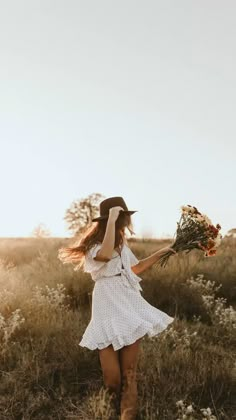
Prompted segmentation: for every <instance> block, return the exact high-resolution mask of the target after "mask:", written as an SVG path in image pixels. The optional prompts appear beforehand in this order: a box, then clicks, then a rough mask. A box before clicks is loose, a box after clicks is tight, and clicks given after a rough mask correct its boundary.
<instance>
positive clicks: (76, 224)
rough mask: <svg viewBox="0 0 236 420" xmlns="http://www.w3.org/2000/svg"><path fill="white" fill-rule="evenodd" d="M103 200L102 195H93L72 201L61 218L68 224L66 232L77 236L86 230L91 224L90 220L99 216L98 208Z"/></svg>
mask: <svg viewBox="0 0 236 420" xmlns="http://www.w3.org/2000/svg"><path fill="white" fill-rule="evenodd" d="M104 199H105V197H104V196H103V195H102V194H99V193H93V194H90V195H89V196H88V197H85V198H81V199H79V200H75V201H73V202H72V204H71V206H70V208H69V209H67V210H66V214H65V216H64V218H63V219H64V220H65V221H66V222H67V223H68V230H71V231H72V232H73V234H74V235H78V234H80V233H82V232H83V231H84V230H85V229H87V227H88V226H89V225H91V224H92V219H93V218H94V217H97V216H99V212H98V207H99V204H100V202H101V201H102V200H104Z"/></svg>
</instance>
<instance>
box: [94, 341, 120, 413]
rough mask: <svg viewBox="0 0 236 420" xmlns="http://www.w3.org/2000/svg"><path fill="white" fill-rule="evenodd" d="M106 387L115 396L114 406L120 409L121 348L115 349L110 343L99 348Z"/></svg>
mask: <svg viewBox="0 0 236 420" xmlns="http://www.w3.org/2000/svg"><path fill="white" fill-rule="evenodd" d="M98 352H99V359H100V363H101V368H102V373H103V381H104V385H105V387H106V388H107V389H108V391H109V392H110V394H111V395H112V396H113V402H114V406H115V408H116V409H117V411H119V404H120V392H121V371H120V362H119V350H117V351H115V350H114V349H113V346H112V345H111V344H110V345H109V346H108V347H106V348H105V349H101V350H98Z"/></svg>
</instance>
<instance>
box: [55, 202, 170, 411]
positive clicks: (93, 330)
mask: <svg viewBox="0 0 236 420" xmlns="http://www.w3.org/2000/svg"><path fill="white" fill-rule="evenodd" d="M135 212H136V210H128V208H127V205H126V203H125V201H124V199H123V198H122V197H110V198H107V199H106V200H103V201H102V202H101V203H100V216H99V217H96V218H94V219H93V220H92V221H93V222H97V223H96V225H95V226H92V228H89V229H88V231H86V232H85V233H84V234H83V237H82V239H81V241H80V243H79V245H78V246H75V247H72V248H62V249H60V250H59V258H60V259H61V260H62V261H63V262H64V263H67V262H72V263H75V262H78V261H79V260H80V259H82V257H84V258H83V260H82V262H81V263H80V264H79V265H77V267H76V269H78V268H81V267H82V265H83V270H84V271H85V272H89V273H90V274H91V276H92V279H93V280H94V281H95V285H94V289H93V293H92V315H91V319H90V322H89V324H88V326H87V328H86V330H85V332H84V334H83V337H82V340H81V341H80V343H79V345H80V346H82V347H87V348H88V349H90V350H95V349H98V352H99V360H100V363H101V368H102V372H103V380H104V385H105V387H107V389H108V390H109V391H110V392H111V394H112V396H113V397H114V403H115V405H116V407H117V408H118V407H119V406H120V413H121V418H122V419H135V418H136V417H135V416H136V413H137V382H136V370H137V363H138V353H139V345H140V342H141V339H142V337H144V336H145V334H148V336H149V337H152V336H154V335H157V334H159V333H160V332H161V331H163V330H164V329H165V328H166V327H167V326H168V325H169V324H170V323H171V322H173V320H174V318H172V317H170V316H169V315H167V314H166V313H164V312H162V311H160V310H159V309H157V308H155V307H154V306H152V305H150V304H149V303H148V302H147V301H146V300H145V299H144V298H143V297H142V295H141V291H142V288H141V286H140V284H139V283H140V281H141V280H142V279H141V278H140V277H139V276H138V274H140V273H142V272H143V271H144V270H146V269H148V268H149V267H151V266H152V265H153V264H154V263H156V262H157V261H158V259H159V257H160V256H161V255H162V254H163V253H165V252H166V251H169V250H171V251H173V253H175V251H174V250H173V249H172V248H169V247H165V248H162V249H161V250H159V251H157V252H155V253H153V254H152V255H150V256H149V257H147V258H144V259H142V260H140V261H139V260H138V259H137V258H136V256H135V255H134V254H133V252H132V251H131V249H130V248H129V246H128V242H127V240H126V237H125V228H126V227H127V228H128V230H129V232H130V233H131V234H133V233H134V232H133V231H132V222H131V214H133V213H135Z"/></svg>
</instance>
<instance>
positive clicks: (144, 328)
mask: <svg viewBox="0 0 236 420" xmlns="http://www.w3.org/2000/svg"><path fill="white" fill-rule="evenodd" d="M174 319H175V318H172V317H169V319H168V320H167V321H165V323H160V322H159V323H158V324H155V325H153V326H151V328H150V325H148V324H150V323H149V322H146V321H145V322H143V323H142V324H140V325H139V326H138V328H136V329H135V330H134V331H133V333H132V335H130V334H129V337H128V336H120V335H117V336H114V337H113V338H112V339H110V340H107V341H104V342H100V343H96V344H94V343H92V341H90V340H89V339H86V338H85V337H83V338H82V340H81V341H80V343H79V346H81V347H87V348H88V349H89V350H95V349H99V350H102V349H104V348H106V347H108V346H109V345H111V344H112V346H113V348H114V350H115V351H116V350H119V349H121V348H122V347H124V346H128V345H130V344H133V343H134V342H135V341H136V340H138V339H139V338H141V337H143V336H145V335H146V334H147V335H148V337H153V336H155V335H157V334H160V333H161V332H162V331H164V330H165V329H166V328H167V327H168V325H169V324H171V323H172V322H173V321H174Z"/></svg>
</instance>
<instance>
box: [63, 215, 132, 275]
mask: <svg viewBox="0 0 236 420" xmlns="http://www.w3.org/2000/svg"><path fill="white" fill-rule="evenodd" d="M107 221H108V219H102V220H98V221H97V222H95V223H94V224H92V226H89V227H88V228H87V229H85V231H84V232H83V233H82V234H81V235H80V239H79V243H78V238H77V239H76V241H75V243H73V244H72V246H70V247H64V248H60V249H59V251H58V258H59V259H60V260H61V261H62V262H63V264H68V263H72V264H75V263H76V264H77V263H79V264H77V265H76V267H75V268H74V270H78V269H80V268H81V267H82V266H83V263H84V257H85V254H86V252H87V251H88V250H89V249H90V248H91V247H92V246H93V245H94V244H97V243H102V241H103V239H104V236H105V233H106V227H107ZM125 227H127V229H128V230H129V232H130V234H131V235H133V234H135V232H134V231H133V224H132V220H131V215H129V214H125V213H123V212H121V213H120V214H119V217H118V218H117V220H116V222H115V246H114V248H116V247H118V246H119V245H122V244H123V242H124V241H125V236H123V235H122V233H121V232H120V231H121V230H122V229H124V228H125Z"/></svg>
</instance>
